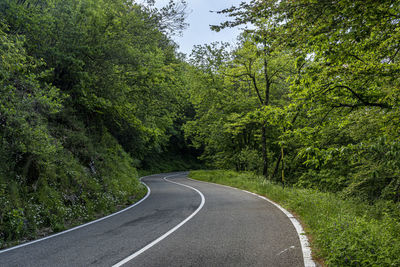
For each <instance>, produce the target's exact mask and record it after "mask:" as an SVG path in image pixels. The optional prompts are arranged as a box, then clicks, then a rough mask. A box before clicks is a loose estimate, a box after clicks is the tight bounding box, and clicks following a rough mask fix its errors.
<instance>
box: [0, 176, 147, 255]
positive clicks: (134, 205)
mask: <svg viewBox="0 0 400 267" xmlns="http://www.w3.org/2000/svg"><path fill="white" fill-rule="evenodd" d="M150 176H151V175H150ZM146 177H149V176H145V177H142V178H140V182H141V183H142V184H143V185H144V186H146V188H147V194H146V195H145V196H144V197H143V198H142V199H141V200H139V201H138V202H136V203H135V204H133V205H132V206H129V207H127V208H125V209H123V210H120V211H118V212H115V213H113V214H110V215H108V216H105V217H102V218H100V219H97V220H94V221H91V222H88V223H85V224H82V225H79V226H76V227H74V228H71V229H68V230H65V231H63V232H59V233H57V234H54V235H50V236H46V237H43V238H40V239H37V240H34V241H31V242H27V243H24V244H21V245H18V246H15V247H11V248H8V249H3V250H0V254H2V253H5V252H7V251H11V250H14V249H18V248H22V247H26V246H29V245H32V244H35V243H38V242H41V241H44V240H47V239H50V238H53V237H56V236H60V235H63V234H66V233H69V232H72V231H75V230H78V229H80V228H83V227H86V226H88V225H91V224H94V223H97V222H100V221H103V220H105V219H108V218H110V217H113V216H115V215H117V214H120V213H122V212H125V211H127V210H129V209H132V208H133V207H136V206H137V205H139V204H140V203H142V202H143V201H145V200H146V198H148V197H149V196H150V193H151V190H150V188H149V187H148V186H147V185H146V184H145V183H143V182H142V179H143V178H146Z"/></svg>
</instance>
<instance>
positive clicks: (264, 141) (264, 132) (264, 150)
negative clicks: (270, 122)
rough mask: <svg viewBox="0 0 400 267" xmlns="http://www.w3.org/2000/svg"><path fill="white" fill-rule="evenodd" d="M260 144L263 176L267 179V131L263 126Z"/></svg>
mask: <svg viewBox="0 0 400 267" xmlns="http://www.w3.org/2000/svg"><path fill="white" fill-rule="evenodd" d="M261 139H262V140H261V142H262V157H263V175H264V177H265V178H268V154H267V129H266V126H265V122H264V125H263V127H262V135H261Z"/></svg>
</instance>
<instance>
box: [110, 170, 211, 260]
mask: <svg viewBox="0 0 400 267" xmlns="http://www.w3.org/2000/svg"><path fill="white" fill-rule="evenodd" d="M177 175H181V174H175V175H170V176H166V177H164V178H163V179H164V180H165V181H167V182H170V183H173V184H177V185H181V186H184V187H187V188H190V189H192V190H194V191H196V192H197V193H198V194H199V195H200V197H201V203H200V206H199V207H198V208H197V209H196V210H195V211H194V212H193V213H192V214H191V215H190V216H189V217H187V218H186V219H185V220H183V221H182V222H180V223H179V224H178V225H176V226H175V227H174V228H172V229H171V230H169V231H168V232H166V233H165V234H163V235H162V236H160V237H159V238H157V239H156V240H154V241H152V242H151V243H149V244H148V245H146V246H145V247H143V248H142V249H140V250H138V251H136V252H135V253H133V254H132V255H130V256H129V257H127V258H125V259H123V260H122V261H120V262H118V263H116V264H114V265H113V266H112V267H119V266H122V265H124V264H125V263H127V262H129V261H131V260H133V259H134V258H136V257H137V256H139V255H140V254H142V253H143V252H145V251H146V250H148V249H150V248H151V247H153V246H154V245H156V244H157V243H159V242H161V241H162V240H163V239H165V238H166V237H167V236H169V235H170V234H172V233H173V232H175V231H176V230H178V229H179V228H180V227H181V226H183V225H184V224H185V223H187V222H188V221H189V220H190V219H192V218H193V217H194V216H195V215H196V214H197V213H198V212H199V211H200V210H201V209H202V208H203V206H204V203H205V198H204V195H203V194H202V193H201V192H200V191H199V190H197V189H196V188H193V187H191V186H188V185H185V184H181V183H177V182H173V181H170V180H168V179H167V178H169V177H172V176H177Z"/></svg>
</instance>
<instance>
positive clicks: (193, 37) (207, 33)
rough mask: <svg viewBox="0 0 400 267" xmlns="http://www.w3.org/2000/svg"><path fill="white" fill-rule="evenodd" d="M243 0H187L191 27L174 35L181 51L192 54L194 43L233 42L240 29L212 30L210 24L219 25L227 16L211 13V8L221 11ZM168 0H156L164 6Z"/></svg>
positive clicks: (188, 20)
mask: <svg viewBox="0 0 400 267" xmlns="http://www.w3.org/2000/svg"><path fill="white" fill-rule="evenodd" d="M242 1H243V0H187V3H188V9H187V10H188V13H189V14H188V16H187V23H189V27H188V28H187V29H186V30H185V31H184V32H183V36H182V37H179V36H174V38H173V39H174V40H175V42H176V43H177V44H178V45H179V46H180V48H179V51H180V52H183V53H185V54H187V55H190V52H191V51H192V48H193V45H198V44H208V43H211V42H214V41H224V42H230V43H233V42H235V40H236V37H237V36H238V34H239V32H240V30H239V29H238V28H234V29H224V30H221V31H220V32H214V31H211V30H210V25H218V24H219V23H220V22H224V21H226V20H227V18H226V17H225V16H224V15H222V14H216V13H211V12H210V10H213V11H219V10H222V9H224V8H228V7H231V6H233V5H234V6H237V5H239V4H240V2H242ZM166 3H168V0H156V6H157V7H162V6H164V5H165V4H166Z"/></svg>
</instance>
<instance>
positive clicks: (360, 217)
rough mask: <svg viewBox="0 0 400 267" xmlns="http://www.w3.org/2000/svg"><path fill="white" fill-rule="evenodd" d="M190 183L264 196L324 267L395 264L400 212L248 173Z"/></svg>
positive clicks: (211, 174)
mask: <svg viewBox="0 0 400 267" xmlns="http://www.w3.org/2000/svg"><path fill="white" fill-rule="evenodd" d="M190 177H191V178H193V179H197V180H201V181H207V182H213V183H219V184H224V185H229V186H233V187H237V188H240V189H245V190H248V191H252V192H255V193H257V194H260V195H264V196H267V197H268V198H270V199H271V200H273V201H276V202H278V203H279V204H281V205H282V206H284V207H285V208H287V209H288V210H290V211H292V212H293V213H295V214H296V215H297V216H298V218H299V219H300V221H301V222H302V223H303V225H304V226H305V231H306V232H307V234H308V235H309V236H310V239H311V240H310V241H311V246H312V249H313V253H314V256H315V257H317V258H319V259H322V260H323V261H324V263H325V264H326V265H328V266H400V257H399V255H400V210H399V206H398V205H397V206H396V204H394V203H390V202H378V203H376V204H374V205H368V204H365V203H363V202H361V201H358V200H355V199H343V198H341V197H340V196H339V195H336V194H331V193H323V192H319V191H315V190H309V189H299V188H284V189H283V188H282V187H281V186H278V185H275V184H272V183H269V182H266V181H265V180H264V179H263V178H262V177H259V176H256V175H254V174H251V173H237V172H233V171H192V172H191V173H190Z"/></svg>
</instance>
